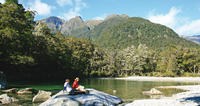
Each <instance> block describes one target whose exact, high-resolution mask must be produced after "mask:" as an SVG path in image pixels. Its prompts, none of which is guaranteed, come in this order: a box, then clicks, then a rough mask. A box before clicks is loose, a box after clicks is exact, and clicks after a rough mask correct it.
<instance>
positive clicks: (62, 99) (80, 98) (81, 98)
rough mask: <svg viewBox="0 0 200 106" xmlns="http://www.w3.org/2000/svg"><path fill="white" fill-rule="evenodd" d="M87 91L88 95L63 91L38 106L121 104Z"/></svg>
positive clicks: (118, 100) (106, 96)
mask: <svg viewBox="0 0 200 106" xmlns="http://www.w3.org/2000/svg"><path fill="white" fill-rule="evenodd" d="M86 90H89V94H82V95H68V94H66V93H63V91H61V92H59V93H58V94H56V95H54V96H52V97H51V98H49V99H48V100H47V101H45V102H44V103H42V104H40V106H74V105H75V106H79V105H81V106H97V105H98V106H101V105H102V106H114V105H118V104H120V103H122V100H121V99H120V98H118V97H116V96H112V95H109V94H106V93H103V92H100V91H97V90H94V89H86Z"/></svg>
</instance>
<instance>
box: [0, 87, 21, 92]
mask: <svg viewBox="0 0 200 106" xmlns="http://www.w3.org/2000/svg"><path fill="white" fill-rule="evenodd" d="M2 92H4V93H17V88H12V89H7V90H2Z"/></svg>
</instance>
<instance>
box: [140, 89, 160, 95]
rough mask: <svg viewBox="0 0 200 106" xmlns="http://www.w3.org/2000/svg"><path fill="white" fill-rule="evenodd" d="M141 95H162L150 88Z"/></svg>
mask: <svg viewBox="0 0 200 106" xmlns="http://www.w3.org/2000/svg"><path fill="white" fill-rule="evenodd" d="M143 94H146V95H162V92H160V91H159V90H157V89H155V88H152V89H151V90H150V91H144V92H143Z"/></svg>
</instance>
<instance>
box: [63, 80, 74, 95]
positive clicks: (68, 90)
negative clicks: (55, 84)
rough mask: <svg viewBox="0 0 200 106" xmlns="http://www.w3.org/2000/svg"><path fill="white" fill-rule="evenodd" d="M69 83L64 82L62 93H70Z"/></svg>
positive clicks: (67, 81)
mask: <svg viewBox="0 0 200 106" xmlns="http://www.w3.org/2000/svg"><path fill="white" fill-rule="evenodd" d="M69 82H70V80H69V79H66V80H65V83H64V89H63V92H65V91H67V92H68V93H70V92H71V91H72V88H71V86H70V85H69Z"/></svg>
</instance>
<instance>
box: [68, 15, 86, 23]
mask: <svg viewBox="0 0 200 106" xmlns="http://www.w3.org/2000/svg"><path fill="white" fill-rule="evenodd" d="M72 21H79V22H83V19H82V18H81V16H76V17H74V18H71V19H70V20H69V22H72Z"/></svg>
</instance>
